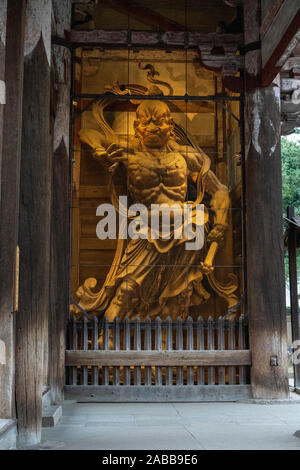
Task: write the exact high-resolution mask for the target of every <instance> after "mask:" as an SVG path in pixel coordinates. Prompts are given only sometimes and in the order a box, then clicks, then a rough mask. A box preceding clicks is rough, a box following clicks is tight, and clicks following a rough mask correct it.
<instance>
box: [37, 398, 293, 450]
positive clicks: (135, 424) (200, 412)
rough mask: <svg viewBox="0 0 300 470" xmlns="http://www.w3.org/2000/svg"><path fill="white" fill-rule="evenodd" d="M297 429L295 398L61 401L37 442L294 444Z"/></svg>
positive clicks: (147, 446)
mask: <svg viewBox="0 0 300 470" xmlns="http://www.w3.org/2000/svg"><path fill="white" fill-rule="evenodd" d="M298 430H300V402H298V403H292V404H253V403H251V404H249V403H157V404H156V403H103V404H100V403H99V404H97V403H90V404H82V403H81V404H80V403H74V402H65V404H64V406H63V416H62V418H61V419H60V421H59V423H58V425H57V426H56V427H55V428H45V429H43V438H42V444H40V445H39V446H38V448H39V449H57V450H67V449H68V450H69V449H82V450H89V449H91V450H93V449H94V450H124V449H128V450H130V449H132V450H133V449H134V450H136V449H142V450H151V449H156V450H168V449H169V450H176V449H180V450H183V449H192V450H196V449H199V450H201V449H222V450H223V449H297V450H300V433H299V432H298V433H297V431H298ZM295 433H297V434H296V435H295ZM297 436H298V437H297Z"/></svg>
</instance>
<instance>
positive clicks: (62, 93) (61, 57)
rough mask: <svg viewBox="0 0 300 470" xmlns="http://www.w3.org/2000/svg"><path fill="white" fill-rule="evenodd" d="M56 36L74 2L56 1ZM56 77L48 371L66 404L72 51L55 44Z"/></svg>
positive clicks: (56, 399)
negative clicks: (64, 397) (64, 392)
mask: <svg viewBox="0 0 300 470" xmlns="http://www.w3.org/2000/svg"><path fill="white" fill-rule="evenodd" d="M53 7H54V14H55V18H56V35H57V36H58V37H60V38H62V39H63V38H64V32H65V30H69V29H70V27H71V7H72V2H71V0H54V1H53ZM52 51H53V59H54V66H55V75H56V90H57V94H56V115H55V122H54V145H53V152H54V153H53V187H52V225H51V310H50V342H49V370H50V387H51V395H52V401H53V403H55V404H58V403H61V402H62V401H63V389H64V384H65V349H66V348H65V335H66V331H65V325H66V320H67V314H68V310H69V277H70V190H71V173H70V155H69V140H70V135H69V134H70V87H71V52H70V50H68V49H67V48H66V47H63V46H61V45H53V46H52Z"/></svg>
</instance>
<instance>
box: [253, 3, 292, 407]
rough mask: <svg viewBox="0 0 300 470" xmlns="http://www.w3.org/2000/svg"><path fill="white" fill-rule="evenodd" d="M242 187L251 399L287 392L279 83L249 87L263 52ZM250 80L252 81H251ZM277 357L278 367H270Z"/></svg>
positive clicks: (256, 31) (256, 22) (256, 28)
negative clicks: (250, 353)
mask: <svg viewBox="0 0 300 470" xmlns="http://www.w3.org/2000/svg"><path fill="white" fill-rule="evenodd" d="M244 7H245V42H246V43H249V42H252V41H257V40H259V34H260V23H259V1H258V0H255V1H252V0H251V1H249V0H245V4H244ZM245 66H246V82H245V85H246V94H245V186H246V188H245V189H246V204H247V207H246V230H247V297H248V312H249V334H250V349H251V351H252V370H251V383H252V390H253V395H254V397H255V398H285V397H287V395H288V379H287V332H286V318H285V283H284V269H283V235H282V233H283V231H282V194H281V150H280V92H279V88H278V87H269V88H264V89H259V88H255V89H253V90H251V88H250V89H249V88H248V86H249V83H250V82H251V80H249V77H250V78H251V77H252V78H254V79H255V78H257V77H259V75H260V73H261V55H260V54H259V53H258V51H252V52H248V53H247V54H246V57H245ZM252 83H253V82H252ZM273 356H276V357H277V360H278V366H271V364H270V360H271V357H273Z"/></svg>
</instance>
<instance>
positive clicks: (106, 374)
mask: <svg viewBox="0 0 300 470" xmlns="http://www.w3.org/2000/svg"><path fill="white" fill-rule="evenodd" d="M103 349H104V351H108V350H109V321H108V318H107V317H104V319H103ZM102 376H103V378H102V383H103V385H109V368H108V367H107V366H105V367H102Z"/></svg>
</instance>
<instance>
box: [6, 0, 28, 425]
mask: <svg viewBox="0 0 300 470" xmlns="http://www.w3.org/2000/svg"><path fill="white" fill-rule="evenodd" d="M25 7H26V2H25V0H24V1H23V0H22V1H19V0H12V1H10V2H8V10H7V36H6V59H5V60H6V70H5V80H6V105H5V108H4V114H3V117H4V121H3V143H2V144H3V147H2V158H1V170H0V174H1V196H0V219H1V224H0V324H1V327H0V339H1V340H2V341H4V343H5V345H6V365H2V366H1V372H0V374H1V377H0V418H11V417H14V361H15V352H14V347H15V346H14V316H15V315H14V313H13V310H14V306H13V303H14V302H13V299H14V266H15V252H16V246H17V243H18V222H19V221H18V216H19V184H20V160H21V137H22V99H23V67H24V28H25ZM3 53H4V51H3ZM2 58H3V55H2ZM0 67H1V65H0ZM0 132H1V130H0Z"/></svg>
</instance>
